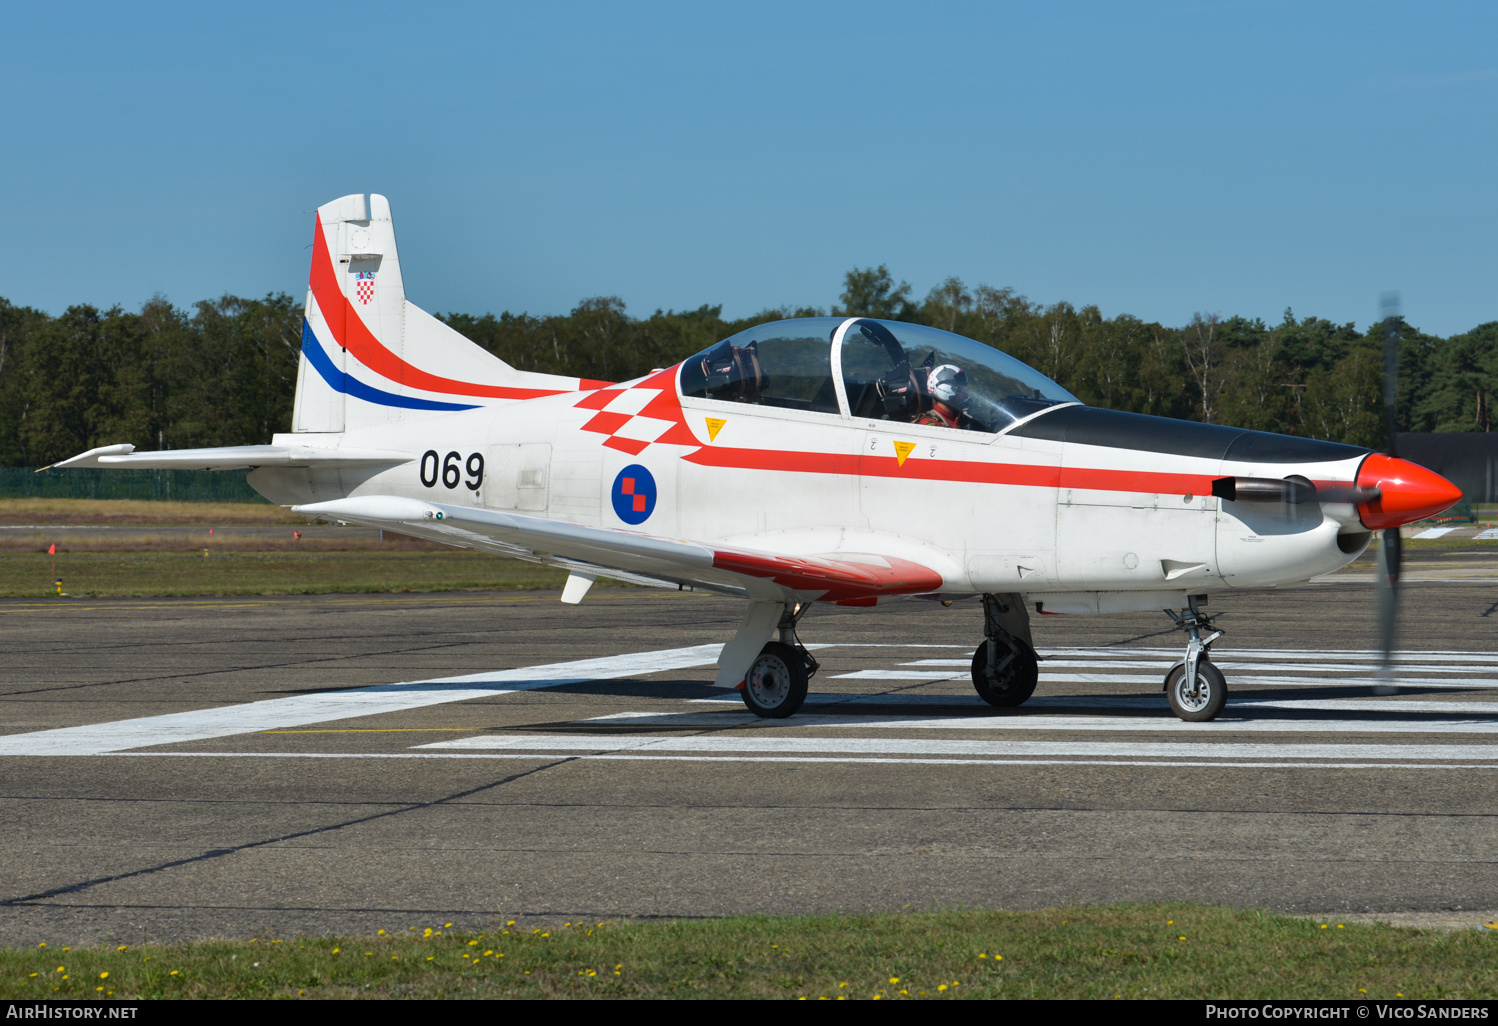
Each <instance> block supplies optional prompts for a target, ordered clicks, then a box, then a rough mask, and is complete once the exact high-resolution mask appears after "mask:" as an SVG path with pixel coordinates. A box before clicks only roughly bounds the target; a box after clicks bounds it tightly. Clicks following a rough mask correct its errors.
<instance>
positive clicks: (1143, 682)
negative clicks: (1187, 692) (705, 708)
mask: <svg viewBox="0 0 1498 1026" xmlns="http://www.w3.org/2000/svg"><path fill="white" fill-rule="evenodd" d="M1053 665H1058V664H1055V663H1051V662H1049V661H1047V662H1044V663H1042V664H1041V667H1042V669H1041V671H1040V683H1041V684H1042V685H1044V684H1047V683H1050V684H1131V685H1134V686H1136V687H1159V686H1160V682H1161V681H1162V680H1164V679H1165V671H1166V670H1167V669H1168V668H1169V667H1168V666H1167V665H1165V664H1160V663H1148V664H1145V665H1148V666H1154V667H1156V672H1154V673H1148V674H1145V673H1076V672H1065V671H1063V672H1059V673H1057V672H1052V671H1051V670H1049V669H1045V667H1050V666H1053ZM1060 665H1065V664H1060ZM1094 665H1096V664H1094ZM1217 665H1218V666H1219V667H1224V668H1229V669H1230V668H1231V667H1230V666H1229V665H1228V664H1224V663H1217ZM1275 669H1279V667H1275ZM1359 669H1361V667H1359ZM1422 669H1423V667H1422ZM1449 672H1466V673H1470V672H1472V671H1471V670H1465V671H1449ZM966 677H967V674H966V673H962V672H960V671H958V670H957V669H955V668H953V669H951V670H855V671H853V672H852V673H838V674H834V675H833V676H831V677H830V678H828V679H829V680H910V681H917V680H929V681H937V680H961V679H964V678H966ZM1386 683H1388V682H1387V681H1385V680H1384V679H1382V678H1379V677H1337V676H1331V675H1330V674H1328V675H1327V676H1321V677H1307V676H1296V675H1292V674H1284V675H1279V674H1241V673H1233V674H1231V675H1229V676H1228V687H1230V688H1232V687H1243V686H1244V685H1250V684H1280V685H1284V686H1285V687H1360V688H1367V687H1375V686H1378V685H1381V684H1386ZM1395 683H1396V684H1409V685H1412V686H1413V685H1422V686H1430V685H1434V686H1437V687H1451V688H1494V687H1498V677H1466V678H1454V677H1410V676H1406V675H1405V674H1404V673H1402V672H1400V673H1397V674H1396V679H1395Z"/></svg>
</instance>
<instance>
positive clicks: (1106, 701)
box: [691, 690, 1498, 723]
mask: <svg viewBox="0 0 1498 1026" xmlns="http://www.w3.org/2000/svg"><path fill="white" fill-rule="evenodd" d="M691 701H692V702H693V703H694V704H698V703H701V704H706V705H722V704H725V703H726V704H729V705H734V706H742V705H743V704H744V700H743V699H742V698H741V697H739V695H738V694H737V693H734V692H730V693H727V694H722V695H713V696H711V697H709V698H694V699H692V700H691ZM834 705H835V706H844V705H852V706H862V705H873V706H879V705H939V706H943V707H946V708H950V707H951V706H954V705H956V706H973V707H976V708H981V709H991V708H993V707H992V706H990V705H989V704H988V703H987V702H985V701H983V699H981V698H979V697H978V696H977V695H974V694H956V695H933V694H930V693H925V692H923V693H921V694H907V693H905V692H903V691H891V692H886V693H884V694H878V695H871V694H839V693H838V692H835V691H824V692H821V693H820V694H812V695H808V696H807V698H806V705H805V706H804V708H808V709H810V708H815V707H817V706H834ZM1052 707H1060V708H1066V709H1165V708H1168V706H1167V704H1166V701H1165V696H1164V695H1163V694H1161V693H1160V692H1159V691H1158V690H1156V691H1155V692H1154V693H1153V694H1146V695H1036V696H1035V697H1033V698H1031V699H1030V700H1029V701H1028V702H1026V703H1025V705H1024V708H1026V709H1035V708H1052ZM1228 708H1229V709H1237V708H1264V709H1315V710H1321V711H1330V712H1337V711H1341V712H1392V713H1402V712H1403V713H1432V712H1433V713H1447V714H1450V715H1455V714H1457V713H1481V714H1483V715H1494V716H1498V702H1446V701H1419V700H1410V699H1402V698H1239V697H1237V696H1235V695H1229V696H1228ZM790 722H792V723H795V722H796V720H795V719H792V720H791V721H790Z"/></svg>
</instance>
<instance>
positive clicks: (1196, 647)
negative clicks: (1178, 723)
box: [1165, 595, 1228, 723]
mask: <svg viewBox="0 0 1498 1026" xmlns="http://www.w3.org/2000/svg"><path fill="white" fill-rule="evenodd" d="M1205 598H1206V596H1205V595H1190V596H1188V597H1187V598H1186V604H1187V608H1186V609H1182V610H1181V611H1180V612H1176V611H1175V610H1172V609H1167V610H1165V615H1166V616H1169V617H1170V618H1171V619H1173V620H1175V622H1176V626H1177V627H1179V628H1180V629H1181V630H1183V631H1185V632H1186V634H1187V641H1186V658H1184V659H1182V660H1181V661H1180V662H1178V663H1176V664H1175V665H1174V666H1172V667H1171V668H1170V669H1169V670H1168V671H1167V672H1166V674H1165V698H1166V700H1167V701H1169V702H1170V711H1171V712H1173V713H1175V714H1176V715H1177V716H1179V717H1180V718H1181V719H1183V720H1188V721H1190V722H1192V723H1205V722H1206V721H1208V720H1213V719H1216V718H1217V714H1218V713H1220V712H1222V707H1223V706H1224V705H1226V704H1227V700H1228V684H1227V680H1226V679H1225V678H1224V677H1223V675H1222V671H1221V670H1219V669H1218V668H1217V667H1215V666H1213V665H1212V662H1211V658H1210V657H1211V655H1212V643H1213V642H1214V641H1216V640H1217V639H1218V638H1220V637H1222V631H1221V630H1220V629H1217V628H1214V627H1213V626H1212V618H1211V617H1210V616H1207V615H1206V614H1205V613H1203V612H1202V611H1201V609H1200V608H1198V604H1199V602H1201V601H1203V600H1205ZM1204 630H1207V631H1211V632H1212V633H1211V634H1209V635H1208V636H1207V637H1205V638H1203V637H1202V631H1204Z"/></svg>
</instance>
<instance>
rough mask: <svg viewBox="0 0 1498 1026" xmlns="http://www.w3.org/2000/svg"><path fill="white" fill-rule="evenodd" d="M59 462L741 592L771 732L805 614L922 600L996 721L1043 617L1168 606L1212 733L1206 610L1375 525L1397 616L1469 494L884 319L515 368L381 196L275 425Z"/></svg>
mask: <svg viewBox="0 0 1498 1026" xmlns="http://www.w3.org/2000/svg"><path fill="white" fill-rule="evenodd" d="M1390 402H1392V397H1391V398H1390ZM1392 437H1393V433H1392V432H1391V438H1392ZM56 466H57V467H106V468H164V469H194V470H229V469H240V468H250V473H249V475H248V480H249V483H250V485H251V486H253V487H254V488H255V490H256V491H258V492H259V493H260V494H261V495H263V496H264V497H265V498H266V499H268V500H270V501H271V502H273V503H277V504H280V505H283V506H289V507H291V508H292V509H293V510H295V511H296V512H298V513H302V514H305V515H307V516H309V517H315V518H321V519H325V520H331V521H338V522H344V523H353V524H363V525H368V526H372V527H379V528H383V529H386V530H392V531H397V532H400V533H403V534H407V535H412V536H416V537H421V538H429V539H433V540H436V541H440V542H445V543H447V544H450V545H456V546H463V547H468V548H473V549H477V550H481V551H485V552H489V553H493V554H496V555H500V556H507V557H512V558H517V559H524V560H531V561H534V562H538V563H543V564H546V565H549V566H553V567H559V568H561V569H564V570H566V571H567V572H568V577H567V581H566V586H565V588H564V589H563V592H562V596H561V600H562V601H563V602H565V603H571V604H576V603H578V602H581V601H582V599H583V597H584V596H585V595H586V593H587V592H588V589H589V588H590V587H591V585H592V584H593V582H594V581H595V580H596V579H597V578H599V577H606V578H611V579H616V580H620V581H625V582H630V583H634V584H639V585H651V586H658V587H672V588H681V589H684V588H691V589H706V590H708V591H712V592H718V593H722V594H725V595H731V596H735V597H737V598H741V599H744V600H745V611H744V614H743V619H742V621H741V623H740V624H739V627H738V629H737V631H736V633H735V634H734V636H733V638H732V639H731V640H729V641H728V642H727V644H725V645H724V646H723V649H722V652H721V654H720V656H719V658H718V663H717V666H718V670H717V675H716V679H715V680H714V684H715V686H717V687H720V688H737V689H738V690H740V692H741V693H742V697H743V701H744V704H745V705H746V706H747V707H748V708H749V709H750V710H751V711H752V712H754V713H755V714H756V715H758V716H761V717H766V718H783V717H787V716H790V715H792V714H794V713H795V712H796V710H797V709H798V708H800V706H801V704H802V702H803V701H804V700H805V698H806V694H807V688H808V680H809V678H810V676H811V675H812V674H814V673H815V672H816V670H817V665H818V664H817V661H816V659H815V658H814V657H813V656H812V654H811V652H810V651H809V650H808V649H807V647H806V646H805V645H803V644H802V643H801V641H800V639H799V636H798V633H797V628H798V625H799V624H800V621H801V619H802V617H803V616H804V615H805V614H806V612H807V611H808V610H810V609H811V608H813V606H814V605H815V604H817V603H832V604H836V605H839V606H873V605H876V604H878V603H881V602H886V601H890V600H893V599H901V598H912V597H913V598H924V599H930V600H935V601H939V602H942V603H943V604H946V605H950V604H951V603H953V602H955V601H958V600H976V601H977V602H981V604H982V608H983V614H984V628H983V639H982V641H981V642H980V643H979V644H978V646H977V648H976V650H975V651H974V653H973V659H972V680H973V686H974V688H975V689H976V691H977V693H978V694H979V695H980V696H981V697H982V698H983V699H984V700H985V701H986V702H988V703H990V704H992V705H994V706H998V707H1014V706H1018V705H1020V704H1022V703H1023V702H1024V701H1025V700H1026V699H1028V698H1029V697H1030V695H1031V694H1032V693H1033V691H1034V690H1035V687H1036V683H1037V680H1038V674H1039V667H1038V663H1039V660H1040V658H1041V657H1040V654H1039V653H1037V652H1036V650H1035V647H1034V643H1033V640H1032V635H1031V630H1030V619H1029V611H1030V610H1031V609H1032V608H1033V609H1034V610H1035V611H1036V612H1037V613H1042V614H1048V613H1060V614H1087V613H1110V612H1128V611H1141V610H1159V609H1164V610H1165V611H1166V612H1167V613H1168V614H1169V615H1170V616H1171V617H1172V619H1173V620H1174V621H1175V624H1176V626H1177V627H1179V628H1180V629H1181V630H1183V631H1184V632H1185V633H1186V635H1187V643H1186V650H1185V653H1184V654H1183V656H1182V658H1181V659H1180V660H1178V661H1177V662H1175V663H1174V664H1173V665H1172V666H1170V667H1168V668H1167V670H1166V674H1165V681H1164V690H1165V692H1166V696H1167V699H1168V701H1169V704H1170V707H1171V709H1172V710H1173V711H1174V712H1175V713H1176V715H1177V716H1179V717H1181V718H1182V719H1184V720H1188V721H1206V720H1211V719H1212V718H1214V717H1215V716H1217V715H1218V713H1219V712H1221V710H1222V708H1223V705H1224V702H1225V701H1226V698H1227V684H1226V681H1225V679H1224V677H1223V675H1222V673H1221V671H1220V670H1219V669H1218V668H1217V667H1216V666H1215V665H1213V663H1212V661H1211V658H1210V656H1211V649H1212V645H1213V643H1214V642H1215V641H1216V640H1217V639H1218V638H1219V637H1220V636H1221V631H1220V630H1218V629H1216V628H1214V626H1213V623H1212V619H1211V617H1209V616H1208V615H1207V614H1206V613H1205V612H1204V611H1203V609H1202V607H1203V605H1205V604H1206V603H1207V600H1208V597H1209V596H1211V595H1212V594H1214V593H1215V594H1220V595H1231V594H1232V593H1233V592H1235V591H1238V590H1240V589H1245V588H1266V587H1285V586H1294V585H1298V584H1303V583H1305V582H1307V581H1309V580H1310V579H1312V578H1315V577H1318V576H1321V575H1324V574H1328V573H1331V572H1332V571H1334V570H1337V569H1339V568H1341V567H1343V566H1345V565H1347V564H1348V563H1350V562H1351V561H1353V560H1354V559H1356V558H1357V557H1358V556H1360V555H1361V554H1362V553H1363V552H1364V550H1365V549H1367V548H1368V545H1369V543H1370V541H1371V539H1372V538H1373V532H1375V531H1383V532H1384V534H1385V545H1386V550H1388V551H1387V552H1386V565H1385V571H1384V573H1383V575H1382V577H1381V580H1382V582H1383V583H1384V585H1385V590H1386V591H1388V592H1389V594H1390V596H1391V597H1392V594H1393V591H1392V589H1393V586H1394V584H1395V583H1397V576H1398V538H1399V531H1398V528H1399V527H1400V525H1402V524H1408V523H1412V522H1414V521H1416V520H1420V519H1423V518H1426V517H1429V516H1432V515H1434V514H1436V513H1438V512H1440V511H1442V510H1444V509H1446V508H1448V507H1450V506H1451V505H1453V504H1454V503H1456V502H1457V501H1458V500H1459V499H1460V498H1461V492H1460V491H1459V490H1458V489H1457V488H1456V487H1455V486H1453V485H1452V484H1451V483H1450V482H1448V481H1446V480H1445V479H1444V478H1442V477H1440V476H1439V475H1437V474H1435V473H1433V472H1431V471H1429V470H1426V469H1425V468H1423V467H1420V466H1417V465H1415V464H1413V463H1410V462H1408V461H1404V460H1400V459H1398V458H1396V457H1394V456H1393V455H1392V453H1378V452H1374V451H1371V450H1368V449H1363V448H1359V447H1356V446H1351V445H1343V444H1339V443H1334V442H1325V441H1317V440H1313V439H1307V438H1298V437H1292V436H1287V435H1276V434H1270V433H1266V432H1259V431H1249V430H1243V429H1239V428H1232V427H1226V426H1221V425H1216V424H1201V423H1193V422H1187V421H1179V420H1172V419H1167V418H1162V417H1152V416H1145V415H1141V414H1134V413H1124V412H1118V411H1113V410H1107V409H1100V408H1097V407H1092V406H1087V405H1084V404H1083V403H1081V402H1080V401H1078V400H1077V398H1076V397H1075V396H1073V395H1071V394H1070V393H1068V392H1067V391H1066V390H1065V389H1064V388H1062V387H1061V386H1060V385H1059V384H1057V383H1056V382H1054V381H1051V380H1050V379H1049V378H1047V377H1045V376H1044V375H1042V374H1040V373H1038V372H1037V371H1035V370H1034V369H1033V368H1031V367H1028V366H1026V365H1025V364H1023V363H1021V362H1020V361H1018V360H1016V359H1014V358H1012V357H1010V356H1008V355H1006V354H1005V353H1002V352H1000V351H998V350H996V349H993V348H991V347H989V346H986V345H984V344H982V343H980V342H977V341H974V340H972V339H969V338H964V337H962V336H960V335H956V334H953V333H950V332H946V331H941V330H939V329H936V328H931V327H926V326H923V325H918V324H907V323H901V322H895V321H889V320H880V319H877V318H868V317H807V318H797V319H790V320H782V321H775V322H772V323H767V324H760V325H756V326H754V327H751V328H749V329H747V330H745V331H742V332H739V333H738V334H736V335H733V336H731V337H729V338H726V339H723V340H722V341H720V342H718V343H716V344H715V345H713V346H711V347H709V348H708V349H706V350H704V351H703V352H700V353H697V354H696V355H694V356H691V357H689V358H687V359H686V360H683V361H682V362H681V363H679V364H677V365H675V366H673V367H667V368H662V369H659V370H654V371H652V372H650V373H649V374H647V375H645V376H643V377H640V378H637V379H635V380H632V381H623V382H606V381H593V380H588V379H579V378H571V377H561V376H557V375H549V374H538V373H530V372H525V371H520V370H517V369H515V368H514V367H511V366H510V365H509V364H507V363H505V362H504V361H502V360H500V359H498V358H497V357H495V356H493V355H491V354H490V353H488V352H487V351H486V350H484V349H482V348H481V347H479V346H478V345H476V344H474V343H473V342H471V341H469V340H468V339H466V338H464V337H463V336H462V335H460V334H459V333H457V332H456V331H454V330H452V329H450V328H448V327H447V326H446V325H444V324H443V323H442V322H441V321H439V320H437V319H436V318H435V317H432V316H431V315H430V314H428V313H426V312H424V311H422V310H421V309H419V308H418V307H416V306H415V305H413V304H412V303H411V302H410V301H409V300H407V298H406V292H405V288H404V284H403V280H402V276H401V266H400V258H399V255H398V251H397V248H396V239H395V230H394V226H393V222H392V219H391V212H390V204H389V202H388V201H387V200H386V198H385V197H383V196H380V195H378V194H374V195H370V196H368V197H366V196H365V195H363V194H354V195H350V196H344V197H342V198H340V199H336V200H333V201H332V202H331V203H327V204H324V205H323V206H321V207H319V208H318V210H317V222H316V229H315V232H314V235H313V251H312V268H311V274H310V280H309V288H308V292H307V303H306V317H305V321H304V326H303V332H302V350H301V357H300V365H299V370H298V376H297V384H296V398H295V405H294V410H293V414H292V425H291V431H289V432H287V433H284V434H276V435H274V436H273V438H272V440H271V442H270V444H268V445H246V446H230V447H224V448H213V449H181V450H167V451H158V452H139V453H138V452H135V451H134V446H133V445H131V444H128V443H123V444H115V445H107V446H103V447H100V448H96V449H91V450H89V451H88V452H85V453H82V454H81V455H78V456H75V457H73V458H71V459H68V460H64V461H62V462H60V463H58V464H56ZM1390 535H1392V540H1391V539H1390V537H1389V536H1390ZM1390 553H1392V555H1390ZM1391 601H1392V598H1391ZM1391 608H1392V607H1391ZM1391 615H1392V614H1391ZM1391 638H1392V621H1391V622H1390V627H1389V630H1388V632H1387V633H1386V642H1387V643H1386V646H1385V648H1386V657H1387V655H1388V647H1389V644H1390V643H1391V642H1389V641H1388V639H1391ZM1386 662H1387V658H1386Z"/></svg>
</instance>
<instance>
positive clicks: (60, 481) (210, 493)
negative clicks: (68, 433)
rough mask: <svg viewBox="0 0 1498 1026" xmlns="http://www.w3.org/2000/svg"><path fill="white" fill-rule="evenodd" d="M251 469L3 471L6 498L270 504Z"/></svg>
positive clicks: (0, 490) (1, 490)
mask: <svg viewBox="0 0 1498 1026" xmlns="http://www.w3.org/2000/svg"><path fill="white" fill-rule="evenodd" d="M247 473H248V471H245V470H103V469H98V468H88V467H85V468H79V469H77V470H43V471H41V472H40V473H38V472H37V471H36V470H35V469H34V468H32V467H0V499H150V500H154V501H157V502H161V501H169V502H265V499H264V498H262V497H261V495H260V493H258V492H256V491H255V489H253V488H251V487H250V486H249V484H248V483H247V482H246V481H245V475H246V474H247Z"/></svg>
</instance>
